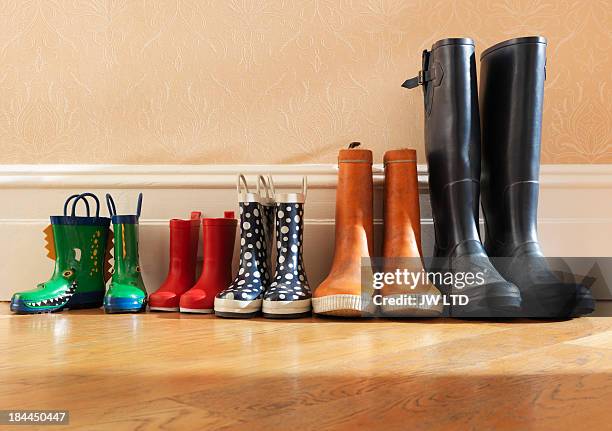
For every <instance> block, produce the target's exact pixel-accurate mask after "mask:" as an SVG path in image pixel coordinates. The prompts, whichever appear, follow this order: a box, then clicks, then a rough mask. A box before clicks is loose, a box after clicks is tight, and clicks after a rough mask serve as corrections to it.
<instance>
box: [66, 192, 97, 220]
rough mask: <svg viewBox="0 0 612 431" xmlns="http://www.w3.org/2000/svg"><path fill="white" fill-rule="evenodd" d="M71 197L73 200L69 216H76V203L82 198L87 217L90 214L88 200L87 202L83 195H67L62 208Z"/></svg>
mask: <svg viewBox="0 0 612 431" xmlns="http://www.w3.org/2000/svg"><path fill="white" fill-rule="evenodd" d="M75 198H76V199H75ZM72 199H74V202H72V210H71V211H70V216H71V217H76V205H77V203H79V201H80V200H82V201H83V203H84V204H85V208H86V211H87V217H90V216H91V213H90V208H89V202H87V199H86V198H85V197H84V196H83V195H74V196H71V197H69V198H68V200H67V201H66V204H65V205H64V208H65V207H66V205H68V202H69V201H70V200H72ZM64 215H66V213H65V212H64Z"/></svg>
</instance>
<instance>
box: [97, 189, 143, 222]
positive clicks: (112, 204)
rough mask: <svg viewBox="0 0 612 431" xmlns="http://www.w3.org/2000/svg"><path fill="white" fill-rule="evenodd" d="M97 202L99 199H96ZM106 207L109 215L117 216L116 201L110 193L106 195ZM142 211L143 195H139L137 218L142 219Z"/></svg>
mask: <svg viewBox="0 0 612 431" xmlns="http://www.w3.org/2000/svg"><path fill="white" fill-rule="evenodd" d="M96 200H97V199H96ZM106 205H107V206H108V213H109V214H110V215H111V217H112V216H116V215H117V207H116V206H115V201H114V199H113V197H112V196H111V195H110V193H107V194H106ZM141 211H142V193H138V201H137V203H136V218H140V213H141Z"/></svg>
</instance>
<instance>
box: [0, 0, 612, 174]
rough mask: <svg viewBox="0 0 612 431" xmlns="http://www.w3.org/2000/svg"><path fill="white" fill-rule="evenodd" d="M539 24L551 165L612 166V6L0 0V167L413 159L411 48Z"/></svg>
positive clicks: (530, 31) (538, 1) (414, 66)
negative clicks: (369, 153) (350, 145)
mask: <svg viewBox="0 0 612 431" xmlns="http://www.w3.org/2000/svg"><path fill="white" fill-rule="evenodd" d="M534 34H541V35H544V36H546V37H547V38H548V39H549V51H548V65H549V66H548V80H547V83H546V95H545V113H544V123H545V125H544V132H543V133H544V136H543V140H544V148H543V159H544V161H545V162H547V163H612V73H611V71H612V49H611V48H612V1H607V0H472V1H467V0H293V1H292V0H218V1H214V0H190V1H187V0H185V1H179V0H70V1H62V0H3V1H1V2H0V65H1V67H0V149H1V151H0V163H215V162H218V163H242V162H245V163H246V162H249V163H308V162H324V163H329V162H333V161H334V160H335V156H336V152H337V149H338V148H340V147H343V146H345V145H346V143H347V142H349V141H352V140H359V141H362V142H363V143H364V144H365V145H367V146H368V147H370V148H373V149H374V150H375V152H376V157H377V160H378V161H380V159H381V157H382V153H383V151H384V150H385V149H388V148H393V147H400V146H411V147H416V148H417V149H418V150H419V156H420V157H421V160H423V156H424V154H423V139H422V135H423V131H422V112H421V111H422V102H421V98H422V95H421V92H420V91H407V90H403V89H402V88H400V84H401V83H402V82H403V80H404V79H405V78H408V77H411V76H412V75H413V74H414V73H415V72H416V71H417V70H418V67H419V63H420V53H421V50H422V49H423V48H426V47H429V46H431V44H432V43H433V42H434V41H436V40H437V39H439V38H443V37H449V36H469V37H472V38H474V39H475V40H476V42H477V48H478V53H480V51H482V50H483V49H484V48H486V47H487V46H490V45H492V44H494V43H496V42H499V41H501V40H504V39H507V38H510V37H515V36H524V35H534Z"/></svg>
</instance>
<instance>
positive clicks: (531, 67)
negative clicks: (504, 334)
mask: <svg viewBox="0 0 612 431" xmlns="http://www.w3.org/2000/svg"><path fill="white" fill-rule="evenodd" d="M480 79H481V81H480V100H481V121H482V134H483V136H482V138H483V139H482V177H481V184H482V206H483V211H484V216H485V226H486V232H485V233H486V235H485V248H486V250H487V252H488V254H489V256H492V258H493V262H494V264H495V266H496V268H497V269H498V271H499V272H500V273H501V274H502V275H503V276H504V277H505V278H506V279H508V280H510V281H512V282H513V283H514V284H516V285H517V286H518V288H519V289H520V291H521V295H522V297H523V312H524V314H525V315H526V316H528V317H545V318H563V317H567V316H569V315H580V314H588V313H591V312H592V311H593V309H594V305H595V304H594V301H593V297H592V296H591V293H590V291H589V289H587V288H586V287H584V286H582V285H580V284H575V283H567V282H565V283H564V282H561V281H560V280H559V279H558V278H557V277H556V276H555V275H554V274H553V273H552V272H551V271H550V269H549V265H548V263H547V262H546V259H545V258H544V255H543V254H542V251H541V249H540V244H539V243H538V236H537V210H538V191H539V174H540V143H541V141H540V137H541V131H542V103H543V99H544V80H545V79H546V39H544V38H543V37H522V38H518V39H511V40H507V41H505V42H501V43H498V44H497V45H494V46H492V47H491V48H489V49H487V50H486V51H484V52H483V53H482V56H481V58H480Z"/></svg>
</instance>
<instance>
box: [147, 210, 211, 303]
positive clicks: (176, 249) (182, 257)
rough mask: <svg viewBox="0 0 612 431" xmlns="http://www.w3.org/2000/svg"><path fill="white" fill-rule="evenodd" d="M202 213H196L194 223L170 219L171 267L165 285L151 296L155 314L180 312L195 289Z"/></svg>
mask: <svg viewBox="0 0 612 431" xmlns="http://www.w3.org/2000/svg"><path fill="white" fill-rule="evenodd" d="M201 215H202V213H200V212H199V211H193V212H192V213H191V220H180V219H172V220H170V265H169V269H168V276H167V277H166V280H165V281H164V282H163V283H162V285H161V286H160V287H159V289H157V291H155V292H154V293H152V294H151V295H149V308H150V310H151V311H179V300H180V298H181V295H183V294H184V293H185V292H187V291H188V290H189V288H191V286H193V283H194V281H195V276H196V263H197V259H198V236H199V234H200V217H201Z"/></svg>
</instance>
